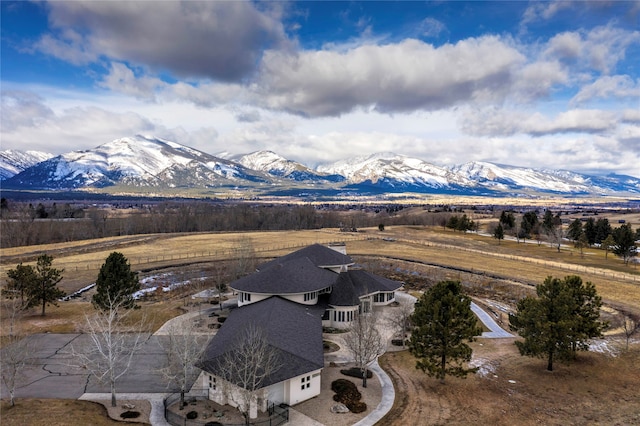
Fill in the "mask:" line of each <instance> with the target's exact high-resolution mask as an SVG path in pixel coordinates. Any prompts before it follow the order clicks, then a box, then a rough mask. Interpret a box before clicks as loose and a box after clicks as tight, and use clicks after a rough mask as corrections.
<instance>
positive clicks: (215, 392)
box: [195, 369, 322, 419]
mask: <svg viewBox="0 0 640 426" xmlns="http://www.w3.org/2000/svg"><path fill="white" fill-rule="evenodd" d="M321 372H322V370H321V369H320V370H315V371H311V372H309V373H306V374H303V375H301V376H297V377H293V378H291V379H289V380H285V381H283V382H280V383H275V384H273V385H271V386H268V387H266V388H264V389H261V390H259V391H257V392H256V393H255V394H254V397H253V398H252V399H251V405H250V408H249V417H250V418H252V419H255V418H256V417H257V416H258V410H260V411H261V412H263V413H264V412H265V411H267V408H268V403H275V404H280V403H285V404H288V405H295V404H299V403H300V402H303V401H306V400H308V399H310V398H313V397H316V396H318V395H320V389H321ZM195 383H199V384H200V385H201V386H202V387H203V388H205V389H209V399H210V400H212V401H214V402H216V403H217V404H220V405H230V406H232V407H235V408H238V404H239V403H240V402H241V401H243V398H242V397H241V392H240V388H239V387H238V386H236V385H233V384H231V383H229V382H226V381H224V380H223V379H221V378H220V377H216V376H214V375H211V374H209V373H207V372H205V371H203V372H201V373H200V376H198V379H197V380H196V382H195Z"/></svg>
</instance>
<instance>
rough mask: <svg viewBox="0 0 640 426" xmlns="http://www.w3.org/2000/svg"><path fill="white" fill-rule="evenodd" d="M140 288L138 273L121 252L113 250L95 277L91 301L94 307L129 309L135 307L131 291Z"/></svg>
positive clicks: (101, 308) (133, 291)
mask: <svg viewBox="0 0 640 426" xmlns="http://www.w3.org/2000/svg"><path fill="white" fill-rule="evenodd" d="M138 290H140V282H139V281H138V274H137V273H135V272H133V271H131V265H129V262H128V261H127V258H126V257H124V255H123V254H122V253H119V252H115V251H114V252H113V253H111V254H110V255H109V257H107V259H106V260H105V262H104V264H103V265H102V267H101V268H100V272H99V273H98V279H96V294H94V295H93V299H92V301H91V303H93V306H94V307H95V308H96V309H100V310H107V309H109V307H110V306H113V305H117V306H119V307H122V308H125V309H130V308H133V307H135V300H134V299H133V293H135V292H136V291H138Z"/></svg>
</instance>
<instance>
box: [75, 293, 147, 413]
mask: <svg viewBox="0 0 640 426" xmlns="http://www.w3.org/2000/svg"><path fill="white" fill-rule="evenodd" d="M107 299H108V301H109V302H108V309H102V310H98V311H96V312H95V314H94V315H86V316H85V318H86V327H87V335H88V337H89V342H88V343H87V344H86V345H85V346H83V347H81V348H76V347H72V353H73V355H74V357H75V358H76V359H77V360H78V361H79V362H80V364H81V367H84V368H86V369H87V370H88V371H89V373H90V374H91V375H92V376H94V377H95V378H96V379H97V380H98V382H100V383H108V384H109V387H110V389H111V406H112V407H115V406H116V383H117V382H118V380H119V379H120V378H121V377H123V376H124V375H125V374H126V373H127V371H128V370H129V368H130V367H131V363H132V361H133V356H134V354H135V353H136V352H137V351H138V349H140V347H141V346H142V344H143V343H144V341H145V337H146V334H145V333H144V332H143V330H144V329H145V327H144V325H145V321H144V318H142V319H141V320H139V321H135V322H133V324H130V322H131V321H129V317H130V314H131V313H132V312H133V311H132V310H129V309H125V308H124V306H122V301H121V300H120V301H116V300H115V299H114V298H112V297H108V298H107Z"/></svg>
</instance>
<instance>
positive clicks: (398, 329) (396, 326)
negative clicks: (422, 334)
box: [387, 298, 415, 348]
mask: <svg viewBox="0 0 640 426" xmlns="http://www.w3.org/2000/svg"><path fill="white" fill-rule="evenodd" d="M397 302H398V306H393V307H390V308H389V315H388V317H387V322H388V324H389V326H390V327H391V328H392V329H393V331H394V334H395V335H396V336H397V337H398V338H400V339H402V347H403V348H404V347H405V344H404V342H405V334H406V332H407V328H408V327H409V320H410V318H411V314H412V313H413V307H414V305H415V303H414V302H413V301H412V300H411V299H408V298H403V299H397Z"/></svg>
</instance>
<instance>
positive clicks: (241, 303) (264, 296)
mask: <svg viewBox="0 0 640 426" xmlns="http://www.w3.org/2000/svg"><path fill="white" fill-rule="evenodd" d="M247 294H249V295H250V296H249V297H250V299H251V300H247V299H246V295H247ZM240 295H242V301H240V299H241V297H240ZM271 296H273V294H258V293H247V292H242V291H241V292H238V307H240V306H244V305H250V304H251V303H256V302H259V301H261V300H264V299H268V298H270V297H271Z"/></svg>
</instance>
